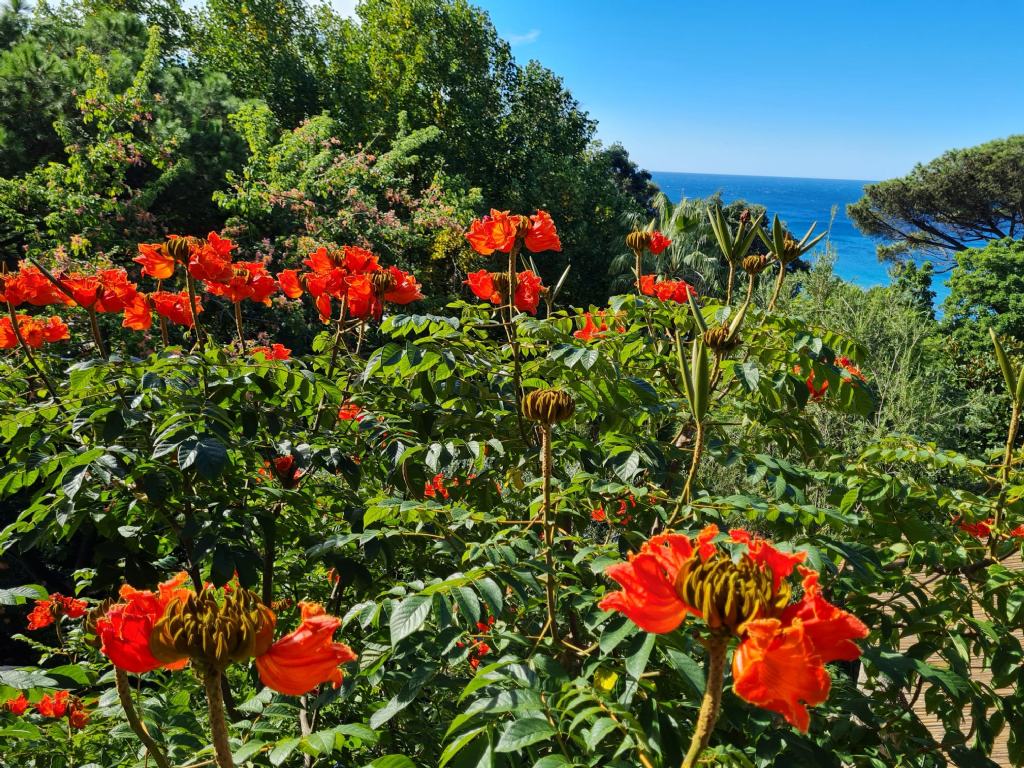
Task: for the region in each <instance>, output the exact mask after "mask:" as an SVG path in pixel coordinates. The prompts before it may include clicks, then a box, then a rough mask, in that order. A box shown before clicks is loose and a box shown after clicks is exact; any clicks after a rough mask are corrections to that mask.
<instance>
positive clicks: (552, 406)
mask: <svg viewBox="0 0 1024 768" xmlns="http://www.w3.org/2000/svg"><path fill="white" fill-rule="evenodd" d="M575 411H576V404H575V403H574V402H573V400H572V396H571V395H570V394H569V393H568V392H562V391H561V390H559V389H537V390H534V391H533V392H530V393H528V394H526V395H525V396H524V397H523V415H524V416H525V417H526V418H528V419H530V421H539V422H540V423H541V424H557V423H558V422H560V421H566V420H568V419H571V418H572V415H573V413H575Z"/></svg>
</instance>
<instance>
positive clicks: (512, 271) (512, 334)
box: [507, 237, 527, 442]
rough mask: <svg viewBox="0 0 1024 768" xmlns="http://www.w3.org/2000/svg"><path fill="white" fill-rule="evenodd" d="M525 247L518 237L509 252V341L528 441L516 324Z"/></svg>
mask: <svg viewBox="0 0 1024 768" xmlns="http://www.w3.org/2000/svg"><path fill="white" fill-rule="evenodd" d="M522 247H523V241H522V239H520V238H518V237H517V238H516V240H515V242H514V243H513V244H512V250H510V251H509V252H508V328H507V331H508V343H509V346H510V347H511V348H512V394H513V396H514V397H515V401H516V423H517V424H518V425H519V434H520V436H521V437H522V438H523V440H524V442H525V441H526V439H527V437H526V428H525V427H524V426H523V405H522V399H523V393H522V386H521V384H520V382H521V381H522V371H521V370H520V363H519V329H518V327H517V326H516V322H515V314H516V262H517V261H518V259H519V249H520V248H522Z"/></svg>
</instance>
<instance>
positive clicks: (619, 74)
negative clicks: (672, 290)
mask: <svg viewBox="0 0 1024 768" xmlns="http://www.w3.org/2000/svg"><path fill="white" fill-rule="evenodd" d="M345 2H346V0H339V4H345ZM471 2H474V0H471ZM475 4H476V5H479V6H481V7H483V8H485V9H486V10H487V11H488V12H489V13H490V14H491V18H492V19H493V21H494V24H495V26H496V27H497V29H498V31H499V33H500V34H501V35H502V36H503V37H504V38H505V39H507V40H509V41H510V42H511V43H512V44H513V50H514V52H515V55H516V58H517V59H518V60H520V61H521V62H523V63H525V62H526V61H528V60H529V59H537V60H539V61H540V62H541V63H543V64H544V65H545V66H547V67H549V68H550V69H552V70H554V71H555V72H556V73H557V74H559V75H561V76H562V77H563V78H564V79H565V83H566V85H567V86H568V88H569V89H570V90H571V91H572V92H573V94H574V95H575V96H576V97H577V98H578V99H579V101H580V102H581V103H582V105H583V107H584V109H586V110H587V111H588V112H589V113H590V115H591V116H592V117H593V118H595V119H597V120H598V121H599V125H600V127H599V136H600V138H601V139H602V140H603V141H604V142H606V143H610V142H613V141H621V142H622V143H623V144H624V145H625V146H626V148H627V149H628V150H629V152H630V154H631V155H632V157H633V158H634V159H635V160H636V161H637V162H638V163H639V164H640V165H642V166H644V167H646V168H649V169H652V170H660V171H693V172H703V173H739V174H760V175H778V176H814V177H825V178H846V179H883V178H889V177H891V176H896V175H901V174H903V173H905V172H906V171H908V170H910V168H911V167H912V166H913V164H914V163H915V162H918V161H928V160H930V159H931V158H933V157H935V156H937V155H939V154H941V153H942V152H943V151H944V150H946V149H950V148H952V147H964V146H971V145H973V144H978V143H980V142H982V141H986V140H989V139H993V138H998V137H1002V136H1007V135H1009V134H1012V133H1021V132H1024V56H1022V54H1021V51H1022V49H1024V45H1022V43H1021V38H1020V35H1021V30H1022V29H1024V2H1021V0H1000V1H999V2H995V1H990V0H980V1H979V0H974V1H973V2H969V3H968V2H951V1H949V0H933V1H932V2H921V1H920V0H889V1H888V2H881V1H880V0H846V2H837V1H836V0H817V1H814V0H804V1H803V2H795V1H790V0H776V1H775V2H772V1H771V0H769V1H768V2H764V0H762V2H758V3H754V2H750V1H749V0H734V1H733V2H716V1H715V0H700V2H697V1H696V0H678V1H677V2H672V1H671V0H659V1H657V2H655V1H653V0H634V2H629V3H626V2H619V1H616V0H544V1H543V2H542V1H541V0H475Z"/></svg>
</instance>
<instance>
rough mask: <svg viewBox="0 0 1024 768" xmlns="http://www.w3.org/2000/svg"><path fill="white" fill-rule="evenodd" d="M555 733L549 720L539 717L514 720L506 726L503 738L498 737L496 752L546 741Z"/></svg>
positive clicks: (514, 749)
mask: <svg viewBox="0 0 1024 768" xmlns="http://www.w3.org/2000/svg"><path fill="white" fill-rule="evenodd" d="M554 735H555V729H554V728H552V727H551V725H549V724H548V721H547V720H542V719H540V718H539V717H525V718H522V719H520V720H513V721H512V722H511V723H509V724H508V727H507V728H505V731H504V733H502V734H501V738H500V739H498V746H496V747H495V748H494V751H495V752H516V751H518V750H520V749H522V748H523V747H528V746H530V745H531V744H536V743H537V742H538V741H544V740H546V739H549V738H551V737H552V736H554Z"/></svg>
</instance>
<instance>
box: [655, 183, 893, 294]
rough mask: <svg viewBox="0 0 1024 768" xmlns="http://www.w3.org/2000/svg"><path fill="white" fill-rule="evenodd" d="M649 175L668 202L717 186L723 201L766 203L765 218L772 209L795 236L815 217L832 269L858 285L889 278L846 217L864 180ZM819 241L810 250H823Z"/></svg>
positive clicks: (871, 246)
mask: <svg viewBox="0 0 1024 768" xmlns="http://www.w3.org/2000/svg"><path fill="white" fill-rule="evenodd" d="M651 176H652V177H653V179H654V182H655V183H656V184H657V185H658V186H659V187H660V188H661V191H662V192H664V193H665V194H666V195H668V197H669V198H670V199H671V200H673V201H674V202H678V201H679V199H680V198H682V197H689V198H694V197H708V196H709V195H713V194H714V193H715V192H720V193H721V195H722V200H723V201H724V202H726V203H729V202H732V201H733V200H740V199H742V200H746V201H748V202H751V203H759V204H761V205H763V206H765V207H766V208H767V209H768V217H769V218H770V217H771V216H772V214H775V213H777V214H778V215H779V218H781V219H782V220H783V222H785V224H786V226H787V227H788V228H789V230H790V231H791V232H792V233H793V234H795V235H796V236H797V237H798V238H799V237H802V236H803V234H804V233H805V232H806V231H807V228H808V227H810V226H811V224H812V223H815V222H817V225H818V226H817V229H816V230H815V232H821V231H823V230H826V229H827V230H828V232H829V234H828V236H827V237H826V240H828V241H829V242H830V243H831V245H832V248H833V249H834V251H835V254H836V264H835V271H836V274H837V275H839V276H840V277H842V278H843V279H845V280H849V281H850V282H852V283H854V284H856V285H859V286H861V287H863V288H870V287H871V286H873V285H886V284H888V282H889V274H888V265H886V264H883V263H881V262H879V260H878V257H877V256H876V255H875V242H874V241H873V240H871V239H869V238H867V237H864V236H863V235H861V234H860V232H859V231H857V229H856V227H854V226H853V222H851V221H850V220H849V219H848V218H847V217H846V204H847V203H852V202H855V201H857V200H858V199H860V197H861V194H862V192H863V189H864V185H865V184H870V183H871V182H869V181H856V180H853V179H801V178H789V177H783V176H730V175H725V174H717V173H671V172H667V171H652V172H651ZM833 209H834V210H835V215H834V217H833ZM769 223H770V222H769ZM824 243H825V241H824V240H823V241H822V242H821V244H819V246H818V248H816V249H815V250H816V251H817V252H820V251H821V250H823V247H822V246H823V245H824Z"/></svg>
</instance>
